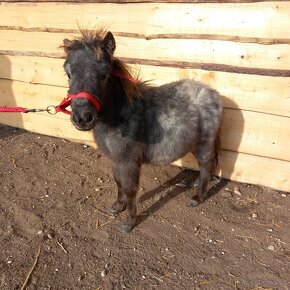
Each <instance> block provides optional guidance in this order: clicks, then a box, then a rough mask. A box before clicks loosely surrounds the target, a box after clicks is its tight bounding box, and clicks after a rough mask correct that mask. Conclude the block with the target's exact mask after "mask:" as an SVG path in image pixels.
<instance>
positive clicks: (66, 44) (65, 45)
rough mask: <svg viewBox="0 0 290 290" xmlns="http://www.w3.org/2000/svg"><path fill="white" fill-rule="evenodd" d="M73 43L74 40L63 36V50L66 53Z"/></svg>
mask: <svg viewBox="0 0 290 290" xmlns="http://www.w3.org/2000/svg"><path fill="white" fill-rule="evenodd" d="M73 45H74V41H72V40H69V39H67V38H65V39H64V40H63V48H64V51H65V52H66V53H68V52H69V51H70V50H72V48H73Z"/></svg>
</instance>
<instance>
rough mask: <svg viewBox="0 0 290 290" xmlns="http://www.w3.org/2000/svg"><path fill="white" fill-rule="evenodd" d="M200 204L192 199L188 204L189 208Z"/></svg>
mask: <svg viewBox="0 0 290 290" xmlns="http://www.w3.org/2000/svg"><path fill="white" fill-rule="evenodd" d="M199 204H200V202H199V201H197V200H195V199H192V200H191V201H190V203H189V204H188V207H197V206H198V205H199Z"/></svg>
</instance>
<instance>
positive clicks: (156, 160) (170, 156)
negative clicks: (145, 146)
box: [148, 142, 194, 165]
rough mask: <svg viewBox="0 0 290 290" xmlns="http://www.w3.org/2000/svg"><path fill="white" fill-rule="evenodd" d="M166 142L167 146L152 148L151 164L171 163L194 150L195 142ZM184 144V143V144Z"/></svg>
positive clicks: (150, 154)
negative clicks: (185, 144) (185, 143)
mask: <svg viewBox="0 0 290 290" xmlns="http://www.w3.org/2000/svg"><path fill="white" fill-rule="evenodd" d="M174 143H175V142H173V143H172V144H166V146H156V145H155V146H153V148H150V151H149V152H150V153H149V160H148V161H149V163H151V164H156V165H157V164H169V163H172V162H174V161H176V160H177V159H179V158H181V157H183V156H184V155H185V154H186V153H188V152H190V151H193V150H194V144H192V143H191V144H188V145H187V146H180V144H176V143H175V144H174ZM183 145H184V144H183Z"/></svg>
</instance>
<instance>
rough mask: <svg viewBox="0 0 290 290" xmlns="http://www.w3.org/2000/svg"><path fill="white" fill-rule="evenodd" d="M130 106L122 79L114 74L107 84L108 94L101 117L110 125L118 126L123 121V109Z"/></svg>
mask: <svg viewBox="0 0 290 290" xmlns="http://www.w3.org/2000/svg"><path fill="white" fill-rule="evenodd" d="M125 106H129V104H128V100H127V96H126V93H125V90H124V88H123V85H122V81H121V80H120V78H119V77H117V76H114V75H112V76H111V78H110V80H109V81H108V84H107V89H106V95H105V96H104V103H103V104H102V110H101V112H100V117H101V119H102V121H103V122H104V123H106V124H107V125H109V126H113V127H115V126H117V125H118V124H119V123H120V121H121V111H122V109H123V108H124V107H125Z"/></svg>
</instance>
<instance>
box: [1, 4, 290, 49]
mask: <svg viewBox="0 0 290 290" xmlns="http://www.w3.org/2000/svg"><path fill="white" fill-rule="evenodd" d="M125 6H126V7H125V8H124V6H122V5H119V4H118V3H117V4H116V3H115V4H114V3H93V4H92V3H82V4H75V3H37V2H36V3H35V2H34V3H33V4H32V3H25V4H23V3H5V4H2V5H1V18H0V27H2V29H3V28H6V29H22V30H33V29H34V30H36V31H50V32H67V33H76V32H77V31H78V25H80V26H82V27H88V28H93V27H94V26H96V25H104V26H105V27H108V28H109V29H110V30H112V32H114V33H116V35H122V36H127V37H135V38H136V37H138V38H144V39H156V38H171V39H172V38H202V39H212V40H228V41H238V42H257V43H264V44H274V43H289V41H290V33H289V18H290V3H289V2H288V1H280V2H279V3H277V2H275V1H272V2H258V3H248V4H245V3H244V4H240V3H239V4H236V3H222V4H221V3H218V4H216V3H210V4H205V3H193V2H191V3H183V4H180V3H177V2H175V4H172V3H170V4H166V3H156V2H154V3H142V4H136V3H127V4H126V5H125ZM63 11H65V13H63ZM112 15H114V16H113V17H112ZM176 19H178V21H175V20H176ZM173 20H174V21H173ZM249 32H250V33H249Z"/></svg>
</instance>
